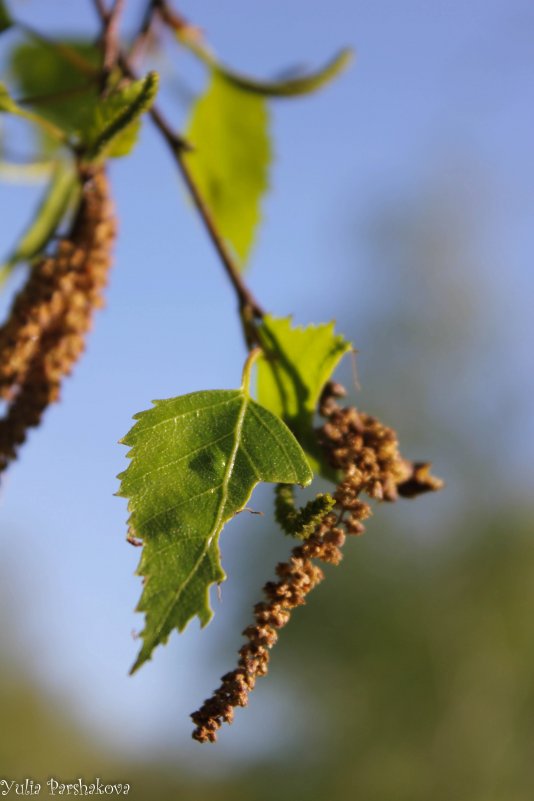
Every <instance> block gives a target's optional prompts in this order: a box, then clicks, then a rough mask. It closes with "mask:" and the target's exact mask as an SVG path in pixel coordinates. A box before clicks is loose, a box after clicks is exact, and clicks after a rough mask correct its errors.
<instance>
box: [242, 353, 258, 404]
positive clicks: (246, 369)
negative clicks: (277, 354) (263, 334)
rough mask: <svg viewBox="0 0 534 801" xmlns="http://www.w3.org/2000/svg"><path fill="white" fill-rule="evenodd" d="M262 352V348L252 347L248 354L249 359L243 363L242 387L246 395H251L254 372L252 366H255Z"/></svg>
mask: <svg viewBox="0 0 534 801" xmlns="http://www.w3.org/2000/svg"><path fill="white" fill-rule="evenodd" d="M260 354H261V348H252V350H251V351H250V353H249V354H248V356H247V360H246V362H245V364H244V365H243V377H242V379H241V389H242V390H243V392H244V393H245V395H249V394H250V393H249V387H250V374H251V372H252V368H253V366H254V362H255V361H256V359H257V358H258V356H259V355H260Z"/></svg>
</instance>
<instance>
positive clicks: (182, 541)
mask: <svg viewBox="0 0 534 801" xmlns="http://www.w3.org/2000/svg"><path fill="white" fill-rule="evenodd" d="M249 371H250V361H249V362H248V367H246V368H245V374H244V381H243V386H242V387H241V389H237V390H211V391H206V392H194V393H193V394H191V395H183V396H181V397H178V398H170V399H168V400H162V401H155V402H154V407H153V408H152V409H149V410H148V411H145V412H141V413H140V414H138V415H136V417H135V419H136V420H137V423H136V424H135V425H134V427H133V428H132V429H131V431H130V432H129V434H128V435H127V436H126V437H125V438H124V440H122V442H123V443H124V444H125V445H128V446H129V447H130V448H131V450H130V451H129V453H128V456H129V457H130V459H131V462H130V464H129V466H128V468H127V470H126V471H125V472H124V473H122V474H121V475H120V476H119V478H120V479H121V486H120V491H119V495H121V496H123V497H126V498H129V511H130V519H129V525H130V532H131V535H132V536H134V537H139V538H140V539H141V540H142V541H143V553H142V556H141V562H140V565H139V568H138V573H139V574H140V575H142V576H144V577H145V585H144V590H143V594H142V596H141V600H140V602H139V606H138V607H137V609H138V611H141V612H145V614H146V618H145V628H144V630H143V632H142V638H143V646H142V648H141V651H140V653H139V655H138V657H137V660H136V661H135V663H134V665H133V668H132V672H133V671H135V670H137V668H139V667H140V666H141V665H142V664H143V662H145V661H146V660H147V659H149V658H150V657H151V654H152V651H153V650H154V648H155V647H156V646H157V645H158V644H160V643H164V642H166V640H167V639H168V637H169V635H170V633H171V632H172V630H173V629H178V630H179V631H182V630H183V629H184V628H185V626H186V625H187V623H188V622H189V620H191V618H193V617H194V616H195V615H198V617H199V619H200V622H201V624H202V625H203V626H204V625H206V623H208V622H209V620H210V619H211V616H212V611H211V608H210V605H209V587H210V585H211V584H214V583H220V582H221V581H223V580H224V578H225V574H224V571H223V569H222V566H221V563H220V557H219V545H218V538H219V534H220V532H221V530H222V528H223V526H224V524H225V523H227V522H228V520H230V519H231V518H232V517H234V515H236V514H237V512H239V511H240V510H242V509H243V508H244V507H245V505H246V503H247V501H248V499H249V497H250V495H251V493H252V490H253V489H254V487H255V486H256V484H257V483H258V482H260V481H267V482H275V483H277V482H283V483H287V484H295V483H298V484H301V485H303V486H304V485H307V484H309V483H310V481H311V480H312V477H313V475H312V473H311V471H310V468H309V466H308V463H307V461H306V457H305V456H304V453H303V451H302V449H301V447H300V445H299V444H298V442H297V441H296V440H295V438H294V437H293V435H292V434H291V432H290V431H289V429H288V428H287V427H286V426H285V425H284V423H283V422H282V421H281V420H280V419H279V418H277V417H275V416H274V415H273V414H271V412H269V411H267V410H266V409H264V408H263V407H262V406H260V405H259V404H258V403H256V402H255V401H253V400H252V399H251V398H250V396H249V394H248V386H247V385H248V373H249Z"/></svg>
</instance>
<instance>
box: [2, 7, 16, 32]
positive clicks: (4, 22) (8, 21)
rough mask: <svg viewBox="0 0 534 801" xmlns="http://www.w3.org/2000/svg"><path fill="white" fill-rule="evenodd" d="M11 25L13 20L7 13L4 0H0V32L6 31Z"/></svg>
mask: <svg viewBox="0 0 534 801" xmlns="http://www.w3.org/2000/svg"><path fill="white" fill-rule="evenodd" d="M12 25H13V20H12V19H11V17H10V15H9V11H8V10H7V8H6V5H5V3H4V0H0V33H3V32H4V31H7V29H8V28H11V26H12Z"/></svg>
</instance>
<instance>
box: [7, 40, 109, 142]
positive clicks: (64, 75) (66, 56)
mask: <svg viewBox="0 0 534 801" xmlns="http://www.w3.org/2000/svg"><path fill="white" fill-rule="evenodd" d="M101 60H102V55H101V52H100V50H99V48H98V47H97V46H96V45H95V44H94V43H90V42H87V41H70V40H69V41H64V42H51V41H48V40H44V39H36V40H35V41H32V42H25V43H23V44H21V45H18V46H17V47H16V48H15V49H14V50H13V51H12V53H11V59H10V73H11V75H12V78H13V82H14V84H15V86H16V88H17V90H18V92H19V93H20V95H21V96H22V97H24V99H25V105H26V104H27V105H28V106H29V107H30V108H31V109H33V110H35V111H36V112H38V113H39V115H40V116H41V117H44V118H45V119H47V120H49V121H50V122H52V123H54V125H56V126H58V127H59V128H61V130H63V131H65V132H66V133H68V134H71V135H78V134H80V132H82V131H84V130H86V129H87V127H88V126H89V125H90V124H91V121H92V120H93V117H94V111H95V108H96V107H97V106H98V103H99V83H98V74H99V69H100V63H101ZM43 144H44V146H45V147H46V148H48V149H50V145H51V143H50V141H49V140H45V141H44V143H43Z"/></svg>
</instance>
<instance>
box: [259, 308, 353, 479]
mask: <svg viewBox="0 0 534 801" xmlns="http://www.w3.org/2000/svg"><path fill="white" fill-rule="evenodd" d="M259 335H260V341H261V346H262V348H263V351H264V354H265V355H263V356H261V357H260V359H259V362H258V401H259V403H261V404H262V405H263V406H265V408H266V409H269V410H270V411H271V412H273V414H276V415H278V416H279V417H281V418H282V420H284V422H285V423H286V424H287V425H288V427H289V428H290V429H291V431H292V432H293V433H294V434H295V436H296V437H297V439H298V440H299V442H300V443H301V444H302V446H303V447H304V450H305V451H306V455H307V457H308V460H309V462H310V465H311V466H312V468H313V470H314V471H316V472H319V471H320V472H322V473H323V474H324V475H327V476H329V475H330V473H331V471H330V470H329V469H328V468H327V466H326V465H325V464H324V461H323V458H322V453H321V451H320V448H319V447H318V445H317V443H316V439H315V436H314V432H313V418H314V415H315V412H316V409H317V404H318V401H319V397H320V395H321V392H322V390H323V387H324V385H325V384H326V382H327V381H328V380H329V378H330V376H331V375H332V373H333V371H334V369H335V367H336V365H337V364H338V362H339V361H340V359H341V358H342V356H343V355H344V354H345V353H347V352H348V351H349V350H351V344H350V342H347V340H346V339H345V338H344V337H343V336H341V335H340V334H336V333H335V332H334V323H325V324H321V325H310V326H308V327H306V328H304V327H300V326H292V325H291V318H290V317H286V318H275V317H271V316H266V317H265V318H264V320H263V321H262V325H261V327H260V330H259Z"/></svg>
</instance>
